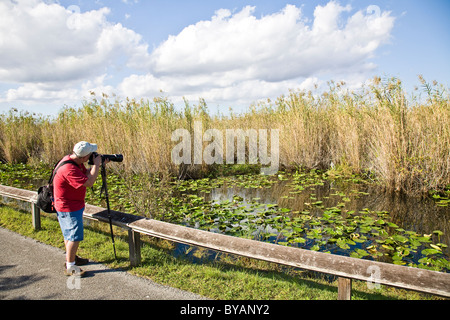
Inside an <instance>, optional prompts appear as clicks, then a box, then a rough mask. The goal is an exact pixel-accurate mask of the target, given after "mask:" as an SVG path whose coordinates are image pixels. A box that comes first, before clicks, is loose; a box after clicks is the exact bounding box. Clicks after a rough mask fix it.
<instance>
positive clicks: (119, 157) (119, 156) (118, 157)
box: [88, 152, 123, 166]
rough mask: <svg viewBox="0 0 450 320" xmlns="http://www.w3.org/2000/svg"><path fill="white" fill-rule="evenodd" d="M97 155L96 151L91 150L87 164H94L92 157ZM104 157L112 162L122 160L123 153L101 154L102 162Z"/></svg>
mask: <svg viewBox="0 0 450 320" xmlns="http://www.w3.org/2000/svg"><path fill="white" fill-rule="evenodd" d="M97 155H98V153H97V152H93V153H92V154H91V156H90V157H89V162H88V164H89V165H91V166H92V165H93V164H94V157H96V156H97ZM106 159H108V160H109V161H112V162H122V161H123V155H122V154H102V162H104V161H105V160H106Z"/></svg>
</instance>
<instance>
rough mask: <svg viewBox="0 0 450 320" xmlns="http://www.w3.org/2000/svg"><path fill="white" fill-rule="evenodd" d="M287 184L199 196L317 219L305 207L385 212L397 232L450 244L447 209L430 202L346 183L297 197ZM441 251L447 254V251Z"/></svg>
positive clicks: (229, 189) (317, 211) (309, 190)
mask: <svg viewBox="0 0 450 320" xmlns="http://www.w3.org/2000/svg"><path fill="white" fill-rule="evenodd" d="M290 184H291V181H281V182H279V183H276V184H273V185H272V186H271V187H268V188H264V187H263V188H241V187H236V186H227V185H224V186H221V187H218V188H215V189H213V190H212V191H211V192H210V193H209V194H203V195H204V196H205V198H206V199H207V200H212V201H215V202H222V201H226V200H229V201H232V200H233V197H234V196H239V197H241V198H242V199H243V205H247V204H249V203H251V202H252V200H253V199H257V200H258V201H259V202H260V203H265V204H276V205H277V206H278V207H280V208H290V209H291V210H292V211H300V212H302V211H305V210H309V211H311V212H312V213H313V214H315V215H321V214H322V213H323V210H320V209H316V208H315V207H311V206H308V205H307V204H308V203H309V204H311V203H314V202H317V201H322V205H323V206H324V207H325V208H330V207H334V206H336V205H337V204H339V203H343V204H345V209H347V210H353V211H356V212H358V211H360V210H363V209H364V208H368V209H370V210H371V211H386V212H388V213H389V215H390V217H391V219H392V222H394V223H395V224H397V225H398V226H399V227H400V228H403V229H405V230H410V231H415V232H417V233H419V234H431V233H433V231H435V230H440V231H442V232H443V233H444V234H443V235H442V236H441V239H440V240H441V242H443V243H446V244H449V243H450V211H449V210H450V209H449V207H439V206H437V205H436V204H435V202H434V201H433V200H432V199H430V198H428V199H422V198H419V197H412V196H406V195H399V194H391V193H386V192H383V191H382V190H381V188H379V187H376V186H366V185H361V184H349V183H347V184H340V185H338V184H333V183H328V182H327V183H325V184H324V185H323V186H313V187H310V188H306V189H305V190H303V191H302V192H301V193H296V194H293V193H291V192H292V189H291V188H290ZM345 198H347V199H345ZM343 199H344V200H343ZM445 250H446V252H447V253H448V252H449V251H448V250H449V248H446V249H445Z"/></svg>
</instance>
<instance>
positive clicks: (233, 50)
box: [0, 0, 395, 106]
mask: <svg viewBox="0 0 450 320" xmlns="http://www.w3.org/2000/svg"><path fill="white" fill-rule="evenodd" d="M123 2H124V3H132V1H129V0H128V1H126V0H123ZM136 2H137V1H134V3H136ZM74 7H75V9H77V7H76V6H74ZM73 9H74V8H71V10H68V9H65V8H64V7H62V6H61V5H59V4H56V3H53V4H49V3H48V2H47V3H44V2H42V1H39V0H21V1H20V2H17V3H16V2H13V1H6V2H5V1H2V2H0V79H2V80H1V81H2V82H3V83H13V84H15V85H16V86H17V84H19V87H16V88H15V89H10V90H7V91H6V92H5V93H1V92H0V102H2V101H3V102H5V101H8V102H14V101H37V100H42V99H47V100H52V99H53V100H54V101H57V102H58V103H61V104H66V103H69V102H67V101H65V99H66V100H67V99H73V101H75V100H78V101H81V100H82V99H83V96H86V95H88V91H90V90H92V91H95V92H97V93H100V90H101V91H106V92H108V93H112V92H114V91H115V93H116V94H117V95H119V96H122V97H125V96H128V97H130V98H137V99H139V98H141V97H148V98H151V97H154V96H158V95H160V91H161V90H162V91H164V92H165V94H166V95H167V96H169V97H170V98H171V99H173V100H174V101H181V100H182V97H186V98H187V99H189V100H197V99H198V98H204V99H205V100H206V102H207V103H208V104H210V103H211V104H216V103H222V104H227V106H228V105H231V104H234V103H236V104H241V105H245V104H247V105H249V104H250V103H251V102H252V101H255V100H258V99H261V98H269V97H270V98H273V97H276V96H279V95H281V94H284V93H287V91H288V89H298V88H300V89H307V90H309V89H313V88H314V85H315V84H321V83H324V82H325V81H326V80H329V78H327V79H323V77H325V76H326V77H331V78H332V79H334V80H341V79H344V80H349V82H352V81H353V82H356V81H360V79H364V77H365V76H366V75H367V74H368V73H369V72H371V71H372V70H374V69H375V68H376V65H374V64H373V62H372V61H371V59H372V58H373V57H374V56H375V54H376V51H377V49H378V48H379V47H380V46H381V45H383V44H385V43H387V42H388V41H389V39H390V35H391V31H392V29H393V26H394V21H395V18H394V17H392V16H391V15H390V13H389V12H379V14H376V15H374V14H369V13H368V12H366V10H361V11H357V12H354V10H353V9H352V8H351V7H350V5H346V6H342V5H340V4H339V3H337V2H335V1H330V2H329V3H328V4H326V5H324V6H317V7H316V9H315V11H314V17H313V19H308V18H307V17H305V16H304V15H303V13H302V10H301V8H298V7H296V6H294V5H286V7H285V8H284V9H283V10H281V11H280V12H276V13H273V14H271V15H266V16H261V17H259V18H258V17H256V16H255V15H254V12H255V7H251V6H246V7H244V8H243V9H242V10H241V11H237V12H231V11H230V10H228V9H220V10H217V11H216V13H215V15H214V16H213V17H211V19H210V20H205V21H199V22H197V23H195V24H192V25H189V26H187V27H186V28H184V29H183V30H182V31H181V32H180V33H179V34H177V35H171V36H169V37H168V39H167V40H166V41H165V42H163V43H162V44H161V45H159V46H158V47H157V48H155V49H154V50H153V51H152V52H149V47H148V45H147V43H145V41H144V40H143V38H142V36H141V35H139V34H137V33H136V32H134V31H133V30H131V29H128V28H125V27H124V26H122V25H121V24H119V23H111V22H110V21H108V14H109V12H110V9H108V8H102V9H99V10H93V11H89V12H84V13H80V12H79V11H77V10H73ZM352 11H353V12H352ZM117 70H119V71H121V73H120V76H119V77H121V78H116V72H117ZM333 76H338V77H339V79H336V78H333ZM324 80H325V81H324ZM108 81H109V82H114V83H118V84H117V85H114V86H115V87H113V86H111V85H107V84H106V83H107V82H108ZM363 81H364V80H362V82H363ZM58 88H59V90H58Z"/></svg>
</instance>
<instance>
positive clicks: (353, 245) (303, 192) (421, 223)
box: [179, 179, 450, 271]
mask: <svg viewBox="0 0 450 320" xmlns="http://www.w3.org/2000/svg"><path fill="white" fill-rule="evenodd" d="M197 194H198V195H199V196H201V197H203V198H204V199H205V201H206V202H207V203H208V202H209V203H210V204H212V205H216V206H218V207H220V206H221V204H224V203H225V204H226V205H225V209H226V210H229V208H230V206H229V203H232V204H233V208H236V207H237V208H242V209H243V210H240V211H239V213H238V214H237V216H238V217H241V219H242V217H243V216H242V211H244V217H243V219H242V220H240V222H239V221H238V222H236V220H232V219H228V220H227V221H226V222H228V223H229V225H228V226H227V227H226V228H221V229H220V228H218V227H217V226H218V225H220V223H219V218H217V214H216V216H215V217H216V218H215V219H214V225H215V226H216V227H206V228H205V227H203V229H206V230H209V231H212V232H221V233H225V234H230V235H236V236H244V237H247V238H253V239H255V240H262V241H269V242H273V243H280V244H284V245H289V246H294V247H299V248H305V249H311V250H317V251H323V252H330V253H333V254H339V255H346V256H354V257H359V258H365V259H376V260H378V261H383V262H388V263H398V264H403V265H405V264H409V263H412V264H414V265H417V264H420V263H422V264H423V263H425V262H424V261H423V259H424V258H425V259H426V256H427V255H428V254H424V252H426V251H427V250H430V245H434V246H435V247H431V250H434V249H433V248H436V249H439V250H440V252H437V254H434V255H430V258H432V259H436V260H439V259H440V260H446V261H448V260H449V259H448V257H449V253H450V251H449V247H448V244H449V243H450V220H449V207H440V206H437V205H436V202H435V201H433V199H430V198H428V199H422V198H418V197H410V196H405V195H403V196H401V195H398V194H391V193H385V192H383V191H382V190H381V189H380V188H379V187H377V186H375V185H368V184H364V183H353V182H348V181H347V182H340V183H338V182H330V181H328V180H326V181H315V182H313V183H306V184H303V185H302V186H301V187H299V185H298V184H297V183H296V181H293V180H292V179H282V181H277V182H276V183H271V184H269V185H267V184H266V185H262V186H259V187H258V186H256V187H255V186H252V187H250V186H248V185H247V186H245V187H243V186H242V185H236V184H234V183H231V184H229V183H228V184H227V183H225V184H223V185H220V186H218V187H214V188H212V189H211V190H208V191H206V192H199V193H197ZM255 203H259V204H260V205H259V206H255ZM261 205H262V207H261ZM204 208H207V207H204ZM249 208H254V211H252V210H251V209H250V210H249ZM270 208H277V210H276V211H275V213H274V214H272V215H268V216H266V217H264V218H267V219H269V220H271V219H273V218H276V217H279V215H280V213H281V214H285V215H286V216H288V217H289V219H288V221H298V222H300V219H303V218H304V217H305V213H307V215H306V216H307V217H309V219H311V222H306V223H304V220H303V224H301V227H302V228H303V229H304V231H303V233H302V234H301V238H298V239H299V240H301V241H302V242H301V243H296V241H295V240H294V241H292V239H291V240H290V241H289V243H288V242H286V241H288V240H289V238H288V237H289V234H290V233H289V230H288V231H287V232H286V227H285V226H282V227H280V226H279V225H278V226H277V225H276V223H274V224H270V223H269V224H263V225H262V226H261V225H260V226H256V227H253V228H249V227H248V222H249V221H250V222H255V221H257V220H256V216H258V215H259V216H261V212H262V211H264V210H266V209H270ZM280 208H281V210H280ZM283 208H286V209H283ZM207 209H208V208H207ZM233 210H236V209H233ZM284 210H285V211H284ZM330 210H331V211H330ZM283 212H286V213H283ZM330 212H331V213H330ZM211 215H212V216H213V217H214V214H212V213H211ZM233 215H234V214H232V216H233ZM325 215H328V216H331V218H330V219H334V218H337V220H331V221H338V220H339V221H340V222H339V223H337V224H336V225H333V224H332V223H331V224H327V222H325V223H324V221H328V220H327V216H325ZM311 217H312V218H311ZM189 219H191V218H189ZM189 219H187V220H186V221H185V223H186V225H188V226H191V227H196V228H202V226H201V224H199V222H198V220H196V222H192V220H189ZM295 219H297V220H295ZM342 221H345V223H344V224H342ZM367 221H369V222H371V224H369V227H367V226H365V225H364V223H366V222H367ZM374 221H377V222H378V221H381V222H383V221H385V223H384V224H383V227H380V228H379V227H378V225H377V224H376V223H373V222H374ZM348 222H349V225H355V226H356V227H354V228H353V231H349V232H347V237H348V235H349V236H350V238H349V239H347V244H346V243H340V242H339V241H340V240H338V241H336V238H333V232H334V231H333V229H338V228H341V227H342V225H344V228H349V225H347V223H348ZM294 225H295V223H292V226H294ZM236 226H239V228H238V229H237V230H238V231H237V232H236V231H235V230H236ZM292 226H291V227H288V229H289V228H291V229H290V230H292ZM283 228H285V229H284V230H282V229H283ZM350 228H352V227H350ZM364 228H365V229H364ZM372 228H374V229H372ZM242 230H247V231H246V232H243V231H242ZM386 230H387V231H388V233H389V237H388V236H387V233H386ZM437 230H439V231H437ZM324 231H327V232H328V234H326V233H325V232H324ZM347 231H348V230H347ZM383 232H384V233H386V234H383ZM379 233H382V236H380V234H379ZM330 234H331V236H330ZM426 237H428V238H426ZM418 240H419V242H418ZM385 241H386V242H385ZM420 241H422V243H421V242H420ZM431 243H432V244H431ZM436 244H439V245H438V247H436ZM380 249H381V250H380ZM183 250H184V251H186V248H184V247H183V248H182V249H180V251H179V253H182V252H183ZM371 250H372V251H371ZM424 250H425V251H424ZM441 252H442V254H441ZM209 255H211V254H209ZM421 259H422V260H421ZM438 264H440V265H442V263H438ZM441 271H449V268H448V263H447V262H444V267H443V268H442V270H441Z"/></svg>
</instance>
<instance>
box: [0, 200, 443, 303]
mask: <svg viewBox="0 0 450 320" xmlns="http://www.w3.org/2000/svg"><path fill="white" fill-rule="evenodd" d="M30 220H31V217H30V214H29V213H25V212H23V211H20V210H17V209H14V208H12V207H7V206H0V226H2V227H4V228H7V229H10V230H12V231H14V232H17V233H20V234H22V235H25V236H28V237H31V238H34V239H36V240H38V241H40V242H43V243H47V244H50V245H52V246H55V247H58V248H63V241H62V235H61V233H60V230H59V225H58V222H57V220H56V219H55V218H54V216H52V215H45V216H42V218H41V225H42V229H41V230H40V231H34V230H33V228H32V226H31V222H30ZM106 230H107V226H106V225H105V224H103V225H100V224H94V225H88V226H86V227H85V240H84V241H83V242H82V244H81V246H80V250H79V254H80V255H81V256H83V257H87V258H89V259H91V260H94V261H98V262H101V263H104V264H107V265H108V266H110V267H112V268H122V269H125V270H128V272H130V273H132V274H135V275H138V276H142V277H146V278H149V279H152V280H153V281H155V282H158V283H161V284H164V285H168V286H173V287H176V288H180V289H183V290H188V291H190V292H194V293H197V294H200V295H203V296H205V297H208V298H212V299H219V300H229V299H235V300H242V299H246V300H335V299H336V298H337V281H335V280H334V281H330V280H328V279H326V278H325V277H317V276H312V275H311V274H310V273H308V272H304V271H299V270H295V269H292V268H285V269H281V267H280V266H277V265H274V264H270V263H265V262H262V261H256V260H251V259H246V258H236V257H233V256H230V255H222V256H221V259H216V260H212V261H209V260H207V261H203V262H202V263H194V262H192V261H191V260H189V259H187V258H175V257H174V256H173V254H172V249H173V244H171V243H169V242H167V241H163V240H157V239H150V238H147V239H144V244H143V247H142V249H141V254H142V263H141V265H140V266H138V267H135V268H130V267H129V262H128V246H127V242H126V239H125V238H124V236H123V235H121V233H120V231H119V230H115V232H116V234H117V237H116V248H117V255H118V261H115V260H114V258H113V253H112V247H111V240H110V237H109V234H108V232H106ZM352 299H355V300H373V299H376V300H379V299H394V300H396V299H412V300H417V299H420V300H422V299H438V298H437V297H433V296H429V295H424V294H419V293H416V292H410V291H407V290H400V289H395V288H391V287H385V286H381V288H380V289H372V290H369V289H368V288H367V285H366V283H364V282H361V281H354V283H353V295H352Z"/></svg>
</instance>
